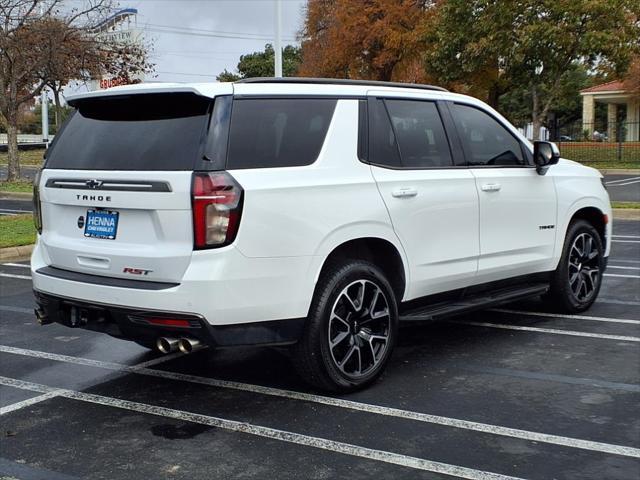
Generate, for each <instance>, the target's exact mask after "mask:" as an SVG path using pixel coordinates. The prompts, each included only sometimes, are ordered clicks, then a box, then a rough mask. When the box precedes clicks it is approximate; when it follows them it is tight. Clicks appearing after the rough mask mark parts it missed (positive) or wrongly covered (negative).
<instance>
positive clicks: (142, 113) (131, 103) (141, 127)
mask: <svg viewBox="0 0 640 480" xmlns="http://www.w3.org/2000/svg"><path fill="white" fill-rule="evenodd" d="M211 103H212V100H211V99H210V98H205V97H200V96H198V95H195V94H191V93H171V94H138V95H123V96H117V97H102V98H94V99H86V100H80V101H79V102H78V104H77V105H76V107H77V108H76V112H74V114H73V115H72V117H71V118H70V119H69V121H68V122H67V124H66V125H65V127H64V129H63V130H62V132H61V134H60V135H58V136H56V139H55V142H54V144H53V146H52V148H51V149H50V151H49V152H48V153H47V160H46V164H45V167H46V168H57V169H72V170H193V168H194V165H196V164H197V162H199V161H200V159H201V156H202V155H201V150H202V141H203V138H204V134H205V132H206V127H207V123H208V119H209V112H210V108H211Z"/></svg>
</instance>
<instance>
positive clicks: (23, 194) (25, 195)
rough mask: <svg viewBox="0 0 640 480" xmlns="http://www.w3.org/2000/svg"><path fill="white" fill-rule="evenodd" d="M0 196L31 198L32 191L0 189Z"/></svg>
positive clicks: (19, 198)
mask: <svg viewBox="0 0 640 480" xmlns="http://www.w3.org/2000/svg"><path fill="white" fill-rule="evenodd" d="M0 198H4V199H6V200H31V199H32V198H33V193H28V192H4V191H1V190H0Z"/></svg>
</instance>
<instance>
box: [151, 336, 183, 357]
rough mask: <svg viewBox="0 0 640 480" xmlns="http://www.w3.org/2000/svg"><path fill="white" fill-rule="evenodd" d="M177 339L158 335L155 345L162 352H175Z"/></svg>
mask: <svg viewBox="0 0 640 480" xmlns="http://www.w3.org/2000/svg"><path fill="white" fill-rule="evenodd" d="M178 343H179V340H178V339H177V338H171V337H160V338H158V340H157V341H156V347H157V348H158V350H160V351H161V352H162V353H171V352H175V351H176V350H177V349H178Z"/></svg>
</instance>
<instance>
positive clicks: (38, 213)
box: [33, 172, 42, 233]
mask: <svg viewBox="0 0 640 480" xmlns="http://www.w3.org/2000/svg"><path fill="white" fill-rule="evenodd" d="M33 224H34V225H35V226H36V230H37V231H38V233H42V210H41V208H40V172H38V173H36V176H35V178H34V179H33Z"/></svg>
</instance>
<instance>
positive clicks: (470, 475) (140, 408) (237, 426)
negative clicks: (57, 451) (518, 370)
mask: <svg viewBox="0 0 640 480" xmlns="http://www.w3.org/2000/svg"><path fill="white" fill-rule="evenodd" d="M0 385H6V386H9V387H14V388H21V389H23V390H30V391H35V392H42V393H48V392H50V391H52V390H54V389H52V387H48V386H46V385H42V384H37V383H32V382H25V381H22V380H16V379H13V378H8V377H0ZM57 392H58V395H60V396H62V397H65V398H70V399H72V400H80V401H82V402H88V403H93V404H97V405H104V406H107V407H115V408H120V409H123V410H129V411H132V412H139V413H144V414H148V415H156V416H159V417H165V418H172V419H175V420H181V421H184V422H191V423H199V424H201V425H208V426H210V427H216V428H223V429H225V430H230V431H232V432H240V433H246V434H249V435H255V436H258V437H264V438H270V439H273V440H279V441H282V442H287V443H293V444H296V445H303V446H306V447H313V448H318V449H321V450H326V451H329V452H335V453H342V454H344V455H350V456H352V457H359V458H366V459H368V460H375V461H378V462H383V463H389V464H392V465H399V466H402V467H408V468H413V469H416V470H424V471H427V472H434V473H440V474H443V475H451V476H455V477H459V478H466V479H471V480H515V479H517V477H511V476H507V475H501V474H499V473H492V472H486V471H483V470H476V469H473V468H467V467H460V466H457V465H450V464H447V463H441V462H435V461H432V460H427V459H424V458H417V457H411V456H407V455H401V454H399V453H393V452H387V451H384V450H374V449H372V448H367V447H361V446H358V445H352V444H349V443H343V442H338V441H335V440H329V439H326V438H321V437H313V436H309V435H304V434H300V433H295V432H288V431H285V430H278V429H275V428H270V427H263V426H260V425H253V424H251V423H246V422H238V421H235V420H228V419H225V418H220V417H212V416H209V415H202V414H199V413H193V412H187V411H184V410H175V409H172V408H165V407H159V406H156V405H149V404H146V403H140V402H131V401H129V400H121V399H119V398H112V397H105V396H103V395H94V394H89V393H83V392H78V391H75V390H57Z"/></svg>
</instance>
